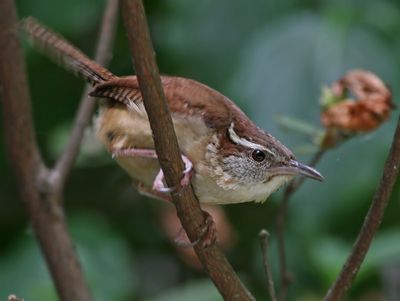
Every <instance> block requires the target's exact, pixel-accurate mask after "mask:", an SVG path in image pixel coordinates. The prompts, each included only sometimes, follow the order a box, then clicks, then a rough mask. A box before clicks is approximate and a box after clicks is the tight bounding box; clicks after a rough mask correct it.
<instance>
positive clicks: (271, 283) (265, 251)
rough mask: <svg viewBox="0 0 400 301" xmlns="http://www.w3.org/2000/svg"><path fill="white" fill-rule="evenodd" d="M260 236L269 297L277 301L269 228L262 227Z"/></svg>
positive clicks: (272, 300)
mask: <svg viewBox="0 0 400 301" xmlns="http://www.w3.org/2000/svg"><path fill="white" fill-rule="evenodd" d="M258 237H259V238H260V243H261V251H262V255H263V265H264V271H265V275H266V276H267V290H268V294H269V297H270V299H271V301H276V294H275V286H274V280H273V278H272V273H271V268H270V264H269V257H268V256H269V254H268V250H269V242H268V238H269V233H268V231H267V230H265V229H262V230H261V231H260V233H259V234H258Z"/></svg>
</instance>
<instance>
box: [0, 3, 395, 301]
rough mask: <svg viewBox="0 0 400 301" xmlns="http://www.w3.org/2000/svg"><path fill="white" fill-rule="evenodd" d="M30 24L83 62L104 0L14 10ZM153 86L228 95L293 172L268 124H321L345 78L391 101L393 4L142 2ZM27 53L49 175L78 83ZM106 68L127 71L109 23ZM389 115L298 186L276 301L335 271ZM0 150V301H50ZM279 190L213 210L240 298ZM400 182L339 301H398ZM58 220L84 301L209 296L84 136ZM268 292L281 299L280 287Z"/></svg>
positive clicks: (386, 135) (298, 138) (291, 135)
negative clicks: (153, 55)
mask: <svg viewBox="0 0 400 301" xmlns="http://www.w3.org/2000/svg"><path fill="white" fill-rule="evenodd" d="M17 5H18V10H19V14H20V16H21V17H24V16H28V15H32V16H35V17H36V18H38V19H39V20H40V21H42V22H43V23H45V24H47V25H49V26H50V27H52V28H53V29H55V30H56V31H59V32H60V33H62V34H63V35H65V36H66V37H67V38H68V39H70V40H71V41H73V42H74V43H75V44H76V45H77V46H78V47H79V48H81V49H82V50H83V51H84V52H85V53H87V54H89V55H92V54H93V47H94V44H95V41H96V37H97V31H98V25H99V21H100V19H101V15H102V9H103V5H104V2H103V1H98V0H85V1H82V0H71V1H61V0H52V1H46V0H36V1H29V0H19V1H17ZM145 5H146V10H147V14H148V18H149V23H150V26H151V32H152V36H153V41H154V46H155V49H156V52H157V60H158V64H159V68H160V70H161V72H162V73H163V74H169V75H179V76H185V77H189V78H193V79H196V80H198V81H201V82H203V83H205V84H207V85H209V86H211V87H213V88H215V89H217V90H218V91H220V92H222V93H223V94H225V95H227V96H228V97H230V98H231V99H233V100H234V101H235V102H236V103H237V104H238V105H239V106H240V107H241V108H242V109H243V110H244V111H245V112H246V113H247V114H248V115H249V116H250V117H251V118H252V119H253V120H254V121H256V123H257V124H258V125H260V126H261V127H263V128H264V129H266V130H268V131H269V132H271V133H272V134H273V135H274V136H276V137H278V138H279V139H280V140H281V141H282V142H283V143H284V144H286V145H287V146H289V147H290V148H291V149H292V150H294V152H295V153H296V154H297V156H298V157H299V158H300V159H301V161H303V162H307V161H308V160H309V158H310V157H311V155H312V153H313V146H312V144H311V143H310V141H309V139H307V138H306V137H305V136H303V135H300V134H299V133H297V132H295V131H288V130H285V129H283V128H282V127H280V126H279V124H278V122H277V120H278V119H279V116H290V117H292V118H297V119H302V120H305V121H307V122H309V123H311V124H313V125H315V126H317V127H318V126H319V105H318V98H319V95H320V92H321V87H322V85H324V84H330V83H331V82H332V81H334V80H336V79H337V78H339V77H341V76H342V75H343V74H344V73H345V72H346V71H347V70H349V69H351V68H364V69H369V70H371V71H373V72H375V73H377V74H378V75H379V76H380V77H381V78H383V79H384V81H385V82H387V83H388V84H389V85H390V86H391V88H392V90H393V93H394V95H395V97H394V100H395V102H396V95H398V94H399V89H400V85H399V84H398V83H399V80H400V56H399V55H398V53H399V50H400V2H398V1H395V0H393V1H389V0H382V1H372V0H364V1H361V0H359V1H357V0H352V1H350V0H342V1H327V0H326V1H316V0H315V1H312V0H308V1H306V0H304V1H300V0H298V1H293V0H262V1H261V0H254V1H247V2H245V1H239V0H220V1H211V0H204V1H188V0H168V1H160V0H158V1H154V0H153V1H145ZM25 46H26V47H25V48H26V49H25V50H26V51H25V53H26V57H27V60H28V72H29V81H30V89H31V92H32V101H33V109H34V119H35V125H36V130H37V138H38V140H39V143H40V146H41V148H42V150H43V153H44V157H45V159H46V162H47V163H48V164H52V163H53V162H54V160H55V159H56V158H57V156H58V155H59V153H60V151H61V150H62V149H63V146H64V145H65V143H66V140H67V138H68V132H69V129H70V126H71V123H72V120H73V117H74V114H75V112H76V109H77V106H78V102H79V99H80V94H81V91H82V87H83V81H81V80H80V79H77V78H75V77H74V76H73V75H71V74H69V73H67V72H66V71H64V70H63V69H61V68H59V67H58V66H56V65H54V64H53V63H51V62H50V61H48V60H47V59H46V58H44V57H42V56H41V55H39V54H38V53H36V52H35V51H34V50H32V49H31V48H30V47H29V46H27V45H25ZM110 69H111V70H112V71H113V72H114V73H116V74H118V75H126V74H132V73H133V71H132V67H131V60H130V54H129V52H128V47H127V41H126V37H125V33H124V30H123V26H122V24H121V21H120V22H119V26H118V32H117V39H116V44H115V47H114V55H113V59H112V63H111V66H110ZM397 115H398V111H394V114H393V116H392V118H391V120H390V121H389V122H387V123H385V124H384V125H383V126H382V127H381V128H379V129H378V130H376V131H374V132H373V133H370V134H368V135H363V136H358V137H356V138H354V139H352V140H351V141H350V142H347V143H346V144H344V145H342V146H341V147H339V148H337V149H335V150H332V151H330V152H329V153H328V154H327V155H326V156H325V157H324V158H323V160H322V162H321V163H320V164H319V166H318V169H319V170H320V171H321V172H322V173H323V174H324V176H325V178H326V181H325V183H323V184H321V183H317V182H311V181H308V182H307V183H306V184H305V185H304V186H303V187H302V188H301V189H300V190H299V191H298V192H297V193H296V194H295V195H294V197H293V199H292V200H291V204H290V210H289V215H288V219H287V224H288V229H287V235H286V240H287V247H288V262H289V263H288V264H289V267H290V271H291V272H293V274H294V276H295V282H294V283H293V285H292V286H291V289H290V294H289V298H288V299H289V300H319V299H321V297H322V296H323V295H324V294H325V292H326V290H327V288H328V287H329V285H330V284H331V282H332V281H333V280H334V279H335V277H336V274H337V273H338V271H339V270H340V267H341V264H342V263H343V261H344V259H345V257H346V255H347V254H348V252H349V250H350V248H351V246H352V243H353V241H354V238H355V236H356V234H357V233H358V230H359V228H360V225H361V223H362V221H363V218H364V215H365V213H366V210H367V208H368V206H369V202H370V200H371V198H372V195H373V192H374V190H375V187H376V185H377V182H378V179H379V177H380V174H381V171H382V166H383V163H384V160H385V158H386V155H387V152H388V149H389V146H390V142H391V138H392V135H393V132H394V127H395V122H396V119H397ZM1 135H2V136H1V139H0V140H1V148H0V200H1V201H0V299H1V300H5V299H6V297H7V295H8V294H11V293H14V294H16V295H18V296H21V297H23V298H25V300H54V299H56V295H55V292H54V289H53V287H52V284H51V282H50V279H49V276H48V272H47V269H46V266H45V263H44V261H43V258H42V255H41V254H40V251H39V249H38V245H37V243H36V241H35V240H34V236H33V234H32V231H31V227H30V224H29V221H28V218H27V215H26V213H25V211H24V208H23V206H22V204H21V200H20V198H19V196H18V187H17V186H16V184H15V181H14V179H13V178H12V177H11V176H10V174H11V170H10V164H9V163H8V162H7V158H6V154H5V148H4V140H3V136H4V134H3V131H1ZM280 200H281V192H278V193H276V194H274V195H273V196H272V197H271V198H270V199H269V200H268V202H267V203H266V204H263V205H259V204H253V203H249V204H239V205H230V206H225V207H223V208H224V209H225V210H226V213H227V215H228V218H229V220H230V223H231V225H232V228H233V231H234V232H235V237H236V238H235V243H234V245H233V246H232V247H231V248H230V250H229V251H227V252H226V253H227V256H228V258H229V259H230V261H231V263H232V264H233V266H234V267H235V269H236V270H237V271H238V273H239V274H240V276H241V278H242V279H243V280H244V281H245V282H246V284H247V285H248V287H249V289H250V290H251V291H252V292H254V294H255V295H256V296H257V299H259V300H266V299H267V294H266V286H265V275H264V272H263V269H262V261H261V252H260V248H259V241H258V236H257V235H258V232H259V231H260V229H261V228H267V229H268V230H269V231H270V232H271V238H270V242H271V250H270V253H271V263H272V266H273V274H274V278H275V280H276V281H277V280H278V278H279V272H278V259H277V250H276V249H277V248H276V234H275V226H274V219H275V215H276V210H277V208H278V205H279V202H280ZM399 204H400V203H399V185H397V187H396V189H395V192H394V194H393V196H392V201H391V203H390V205H389V207H388V210H387V213H386V216H385V219H384V221H383V224H382V227H381V229H380V231H379V233H378V235H377V236H376V238H375V240H374V242H373V245H372V247H371V249H370V252H369V254H368V256H367V259H366V261H365V263H364V265H363V267H362V268H361V270H360V272H359V275H358V278H357V280H356V282H355V284H354V285H353V287H352V289H351V290H350V293H349V296H348V300H383V299H385V300H400V295H399V287H400V219H399ZM65 205H66V210H67V217H68V222H69V225H70V228H71V232H72V235H73V238H74V240H75V242H76V245H77V250H78V252H79V256H80V260H81V261H82V264H83V266H84V270H85V274H86V276H87V278H88V281H89V283H90V286H91V289H92V290H93V294H94V296H95V299H96V300H100V301H101V300H121V301H122V300H147V301H161V300H163V301H166V300H193V301H196V300H209V301H214V300H221V297H220V296H219V295H218V293H217V292H216V290H215V288H214V287H213V285H212V284H211V282H210V281H209V280H208V279H207V278H206V276H205V275H204V274H203V273H202V272H201V271H198V270H195V269H193V268H190V267H188V266H187V265H186V264H185V263H184V262H183V261H182V259H181V256H180V255H179V254H178V252H177V251H176V249H175V248H174V246H173V245H172V244H171V243H170V242H169V240H168V239H167V236H166V234H165V232H164V231H163V230H162V223H161V221H160V218H159V216H160V214H159V213H160V210H161V209H160V208H161V207H162V205H160V203H159V202H158V201H154V200H150V199H147V198H144V197H141V196H139V195H137V193H136V192H135V190H134V189H133V188H132V187H131V185H130V180H129V178H128V177H127V175H126V174H125V173H124V172H123V171H122V170H121V169H119V168H118V167H117V165H116V164H115V163H114V162H113V160H112V159H111V158H110V156H109V155H107V154H106V153H105V151H104V150H103V148H102V147H101V146H100V145H99V144H97V143H96V142H95V141H94V139H93V138H91V137H90V135H88V137H87V139H86V141H85V144H84V147H83V150H82V154H81V156H80V158H79V160H78V162H77V164H76V166H75V168H74V170H73V172H72V173H71V175H70V177H69V180H68V182H67V186H66V191H65ZM277 289H278V291H279V287H277Z"/></svg>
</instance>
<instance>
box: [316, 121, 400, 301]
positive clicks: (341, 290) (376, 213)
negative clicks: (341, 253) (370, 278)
mask: <svg viewBox="0 0 400 301" xmlns="http://www.w3.org/2000/svg"><path fill="white" fill-rule="evenodd" d="M399 168H400V119H399V120H398V123H397V127H396V132H395V134H394V137H393V142H392V146H391V148H390V152H389V155H388V158H387V159H386V163H385V168H384V170H383V174H382V177H381V179H380V182H379V186H378V188H377V190H376V192H375V195H374V197H373V199H372V203H371V206H370V208H369V210H368V213H367V215H366V217H365V219H364V223H363V225H362V227H361V229H360V232H359V234H358V237H357V239H356V241H355V243H354V245H353V248H352V251H351V254H350V255H349V257H348V258H347V260H346V263H345V264H344V265H343V268H342V271H341V272H340V274H339V276H338V278H337V279H336V281H335V283H334V284H333V285H332V287H331V288H330V289H329V290H328V292H327V294H326V296H325V299H324V300H325V301H336V300H341V299H342V298H343V297H344V295H345V293H346V291H347V290H348V288H349V287H350V285H351V284H352V282H353V281H354V279H355V277H356V275H357V272H358V270H359V268H360V266H361V264H362V262H363V260H364V258H365V255H366V254H367V252H368V249H369V247H370V244H371V241H372V239H373V237H374V235H375V233H376V231H377V230H378V228H379V225H380V224H381V221H382V218H383V215H384V213H385V209H386V206H387V204H388V203H389V200H390V196H391V194H392V191H393V187H394V184H395V183H396V179H397V176H398V173H399Z"/></svg>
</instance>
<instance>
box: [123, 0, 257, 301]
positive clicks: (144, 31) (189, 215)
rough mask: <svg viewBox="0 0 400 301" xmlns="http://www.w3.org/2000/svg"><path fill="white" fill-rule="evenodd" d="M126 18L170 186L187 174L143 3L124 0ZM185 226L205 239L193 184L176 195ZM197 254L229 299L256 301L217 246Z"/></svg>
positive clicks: (190, 234)
mask: <svg viewBox="0 0 400 301" xmlns="http://www.w3.org/2000/svg"><path fill="white" fill-rule="evenodd" d="M123 4H124V5H123V17H124V22H125V27H126V31H127V33H128V39H129V44H130V48H131V53H132V55H133V58H134V67H135V69H136V72H137V76H138V80H139V85H140V90H141V93H142V95H143V99H144V105H145V108H146V111H147V115H148V117H149V120H150V125H151V129H152V131H153V136H154V143H155V149H156V152H157V156H158V158H159V161H160V165H161V167H162V169H163V171H164V175H165V180H166V182H167V185H168V186H169V187H175V185H177V184H179V183H180V179H181V176H182V172H183V162H182V159H181V155H180V151H179V148H178V142H177V139H176V135H175V132H174V128H173V125H172V119H171V116H170V114H169V110H168V106H167V104H166V101H165V97H164V92H163V89H162V86H161V81H160V76H159V72H158V67H157V64H156V62H155V59H154V50H153V46H152V43H151V39H150V34H149V30H148V26H147V21H146V16H145V13H144V8H143V3H142V1H141V0H124V1H123ZM172 197H173V199H174V204H175V206H176V209H177V213H178V216H179V218H180V220H181V223H182V225H183V227H184V229H185V231H186V233H187V234H188V237H189V238H190V240H191V241H195V240H197V239H198V237H201V236H202V234H201V232H202V229H203V228H204V227H205V219H204V215H203V212H202V211H201V209H200V206H199V203H198V201H197V199H196V197H195V196H194V193H193V189H192V187H191V186H190V185H188V186H186V187H185V188H183V189H182V191H180V192H179V193H174V194H173V195H172ZM195 251H196V254H197V255H198V257H199V259H200V261H201V262H202V264H203V266H204V268H205V269H206V270H207V272H208V274H209V276H210V278H211V279H212V280H213V282H214V284H215V285H216V287H217V288H218V290H219V292H220V293H221V295H222V296H223V297H224V298H225V299H226V300H254V297H253V296H252V295H251V294H250V293H249V292H248V290H247V289H246V287H245V286H244V285H243V283H242V282H241V281H240V279H239V278H238V276H237V275H236V274H235V272H234V270H233V268H232V267H231V265H230V264H229V262H228V261H227V259H226V258H225V256H224V255H223V254H222V252H221V250H220V249H219V247H218V246H217V245H215V244H213V245H212V246H210V247H208V248H203V246H202V244H197V245H196V246H195Z"/></svg>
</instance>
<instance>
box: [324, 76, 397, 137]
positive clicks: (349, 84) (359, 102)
mask: <svg viewBox="0 0 400 301" xmlns="http://www.w3.org/2000/svg"><path fill="white" fill-rule="evenodd" d="M330 93H331V96H332V99H334V101H332V102H329V103H326V104H325V105H324V106H323V111H322V113H321V122H322V124H323V125H324V127H326V128H328V129H332V128H333V129H337V130H342V131H347V132H353V133H356V132H369V131H372V130H374V129H376V128H377V127H378V126H379V125H380V124H381V123H382V122H384V121H385V120H387V119H388V118H389V116H390V111H391V110H392V109H393V108H394V105H393V103H392V94H391V91H390V90H389V88H388V87H387V86H386V85H385V84H384V83H383V82H382V80H381V79H380V78H379V77H377V76H376V75H375V74H373V73H372V72H369V71H365V70H352V71H350V72H348V73H347V74H346V75H345V76H344V77H343V78H341V79H340V80H339V81H337V82H335V83H334V84H333V85H332V86H331V88H330ZM349 95H354V99H352V98H350V97H349Z"/></svg>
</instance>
